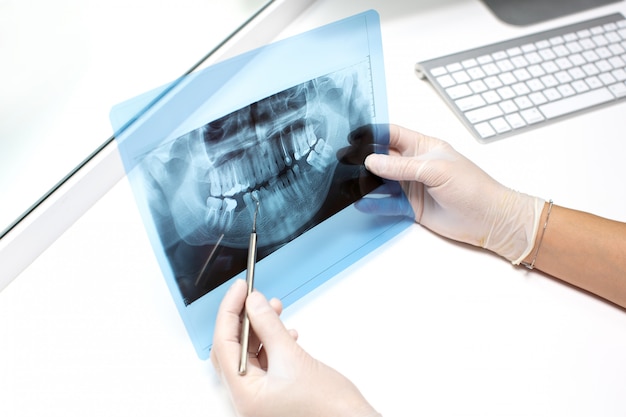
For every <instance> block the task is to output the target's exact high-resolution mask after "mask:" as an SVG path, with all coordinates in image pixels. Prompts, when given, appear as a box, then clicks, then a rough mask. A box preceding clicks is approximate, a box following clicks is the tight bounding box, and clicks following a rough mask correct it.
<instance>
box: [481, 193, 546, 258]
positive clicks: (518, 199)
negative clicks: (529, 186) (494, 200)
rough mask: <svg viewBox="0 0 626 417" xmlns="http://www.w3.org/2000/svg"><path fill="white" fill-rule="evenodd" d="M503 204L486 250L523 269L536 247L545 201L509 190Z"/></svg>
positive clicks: (501, 203) (496, 211)
mask: <svg viewBox="0 0 626 417" xmlns="http://www.w3.org/2000/svg"><path fill="white" fill-rule="evenodd" d="M499 203H500V204H498V206H497V207H494V208H493V210H494V212H495V213H494V214H496V215H495V216H494V219H495V220H494V222H493V224H492V227H491V231H490V233H489V236H488V237H487V240H486V242H485V248H487V249H489V250H491V251H493V252H495V253H497V254H498V255H500V256H502V257H504V258H506V259H508V260H509V261H511V262H512V263H513V265H519V264H520V263H521V262H522V261H523V260H524V259H526V257H527V256H528V255H529V254H530V252H531V251H532V250H533V247H534V246H535V240H536V237H537V231H538V229H539V222H540V220H541V213H542V211H543V207H544V205H545V200H543V199H541V198H538V197H534V196H530V195H528V194H524V193H520V192H517V191H514V190H510V189H507V190H506V192H505V193H504V194H503V198H502V200H501V201H500V202H499Z"/></svg>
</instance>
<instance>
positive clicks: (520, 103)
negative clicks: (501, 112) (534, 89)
mask: <svg viewBox="0 0 626 417" xmlns="http://www.w3.org/2000/svg"><path fill="white" fill-rule="evenodd" d="M513 101H514V102H515V104H517V107H519V108H520V109H527V108H529V107H532V106H533V102H532V101H530V100H529V99H528V97H527V96H522V97H518V98H516V99H515V100H513Z"/></svg>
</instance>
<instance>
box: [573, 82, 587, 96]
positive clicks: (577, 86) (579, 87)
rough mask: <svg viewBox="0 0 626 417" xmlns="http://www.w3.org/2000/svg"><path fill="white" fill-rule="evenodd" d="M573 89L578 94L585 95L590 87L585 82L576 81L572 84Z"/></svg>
mask: <svg viewBox="0 0 626 417" xmlns="http://www.w3.org/2000/svg"><path fill="white" fill-rule="evenodd" d="M572 88H573V89H574V90H576V92H577V93H584V92H585V91H588V90H589V86H588V85H587V83H586V82H584V81H583V80H576V81H574V82H573V83H572Z"/></svg>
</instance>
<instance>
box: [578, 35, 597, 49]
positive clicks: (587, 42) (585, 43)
mask: <svg viewBox="0 0 626 417" xmlns="http://www.w3.org/2000/svg"><path fill="white" fill-rule="evenodd" d="M580 46H582V48H583V50H587V51H588V50H590V49H593V48H595V47H596V44H595V43H593V41H592V40H591V39H589V38H585V39H581V40H580Z"/></svg>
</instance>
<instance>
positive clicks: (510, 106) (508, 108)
mask: <svg viewBox="0 0 626 417" xmlns="http://www.w3.org/2000/svg"><path fill="white" fill-rule="evenodd" d="M499 106H500V108H501V109H502V111H503V112H504V113H507V114H508V113H513V112H516V111H517V110H518V108H517V106H516V105H515V103H513V101H512V100H505V101H503V102H501V103H500V104H499Z"/></svg>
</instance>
